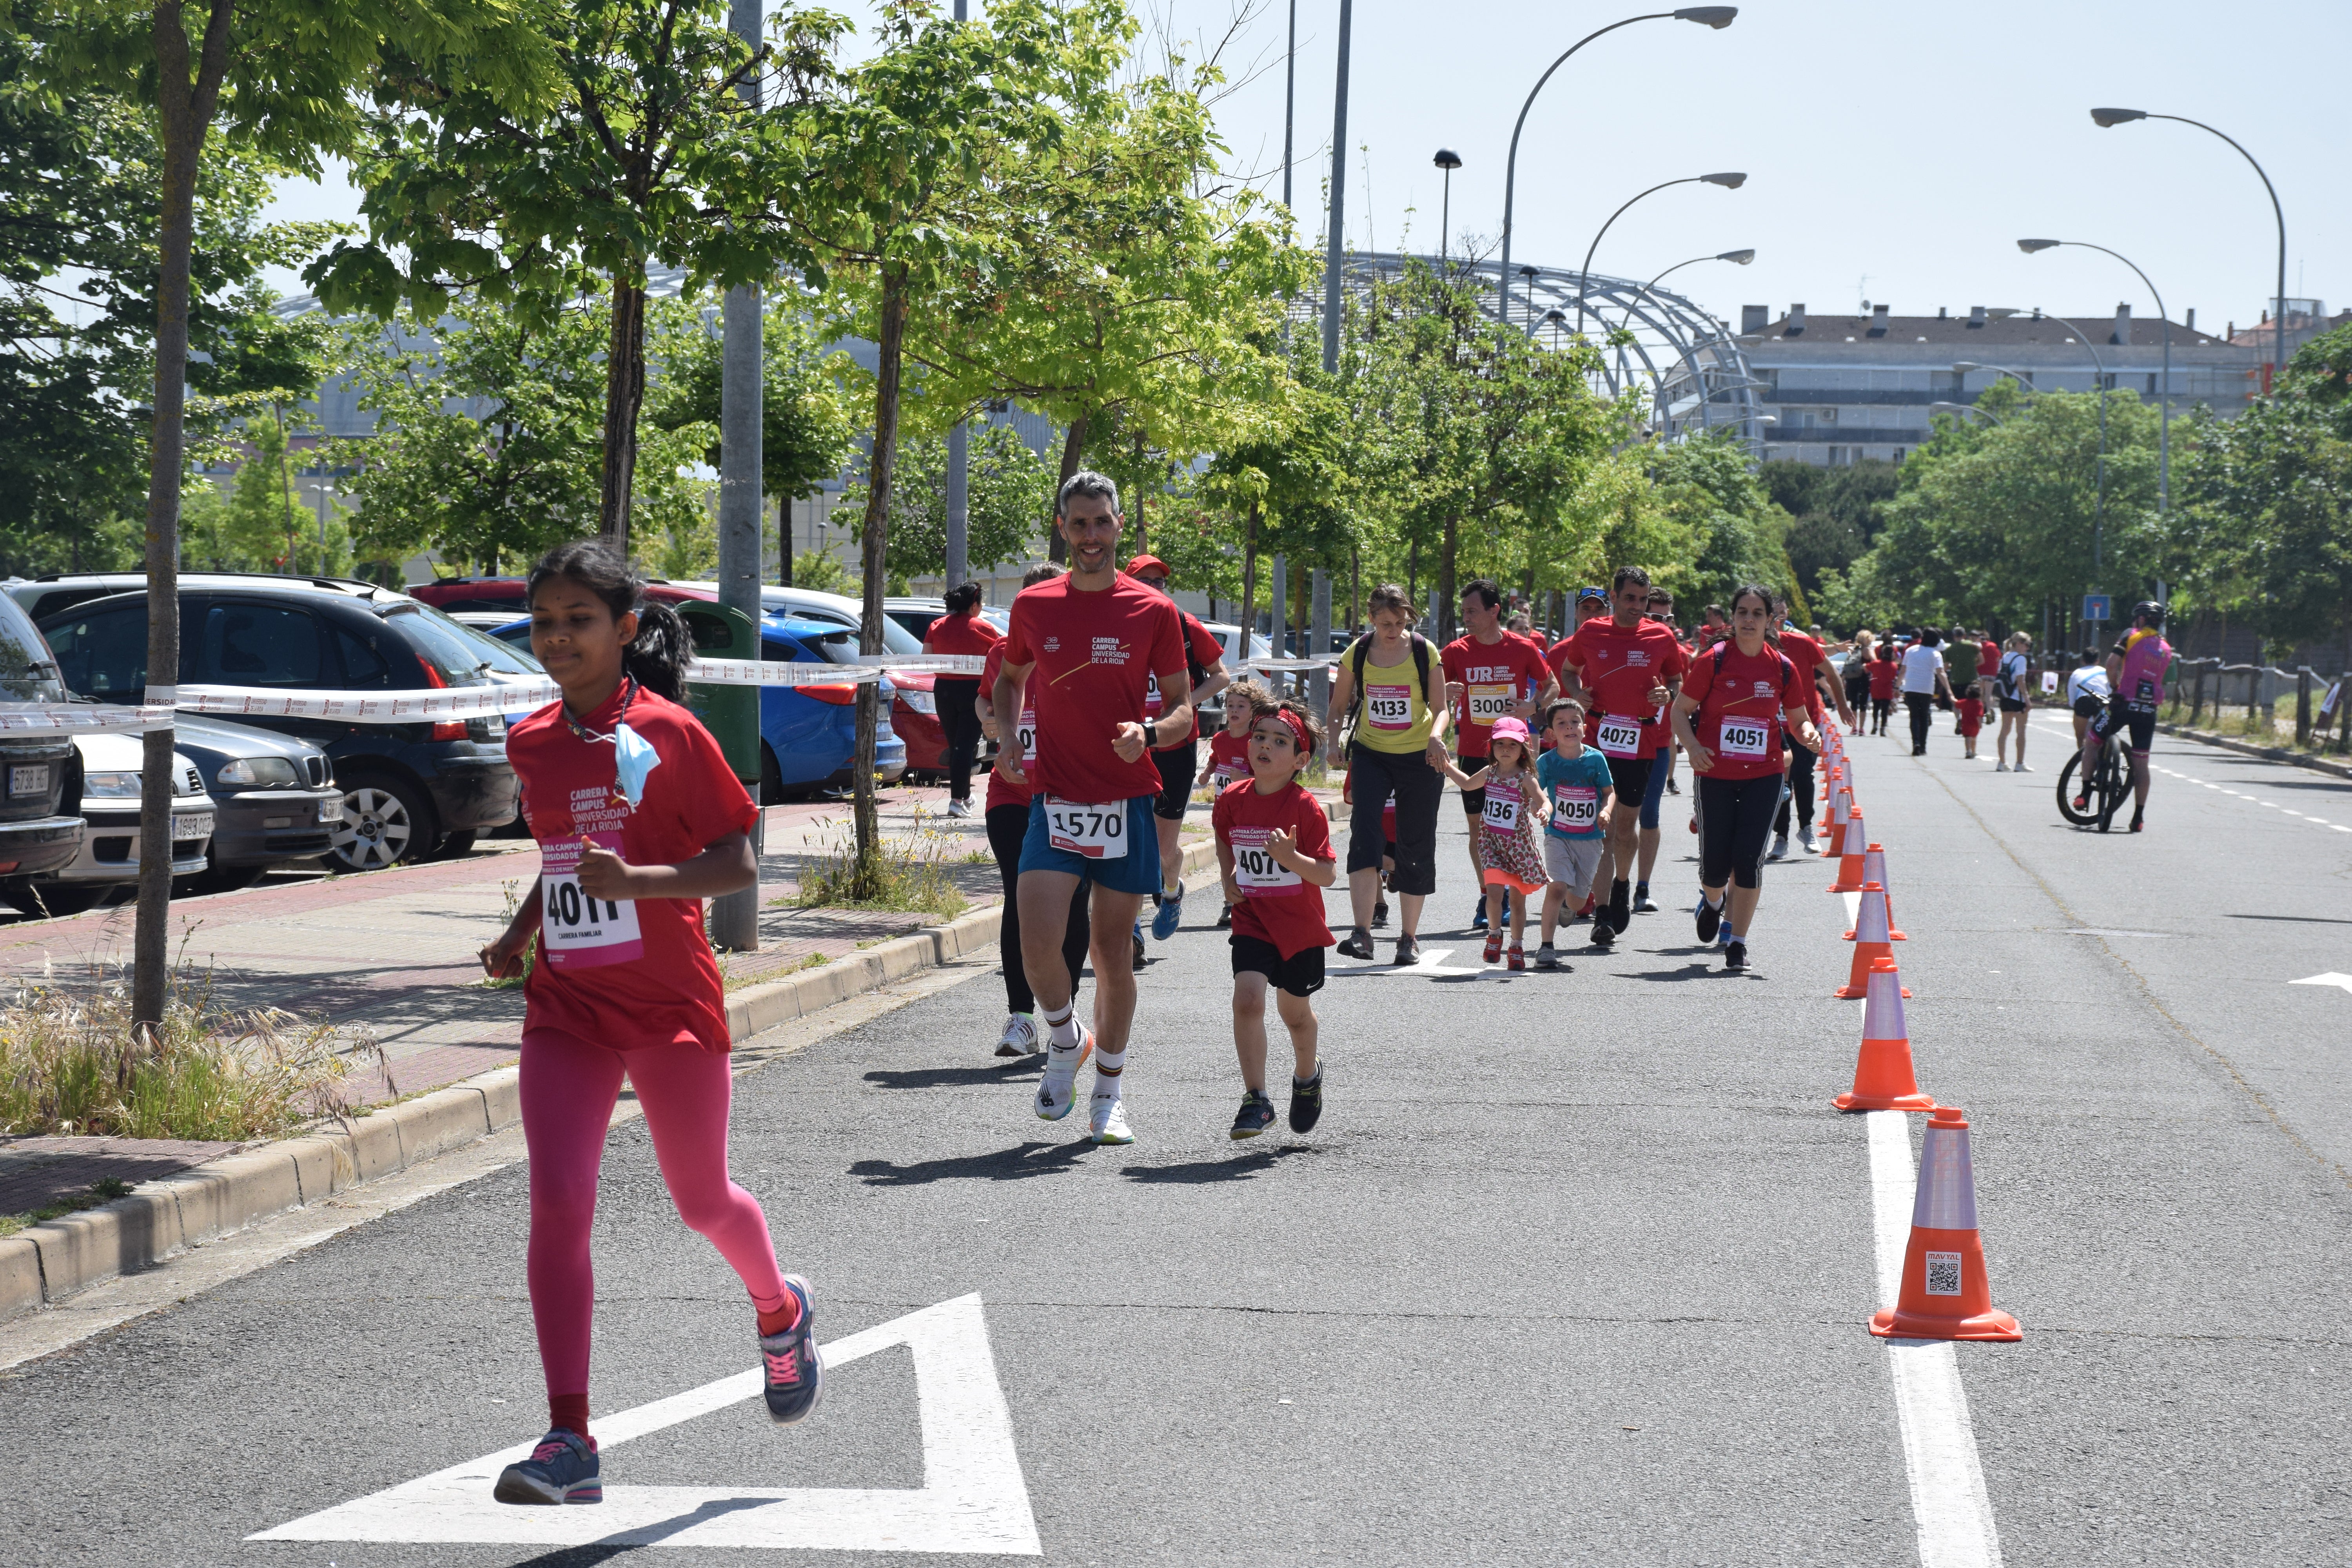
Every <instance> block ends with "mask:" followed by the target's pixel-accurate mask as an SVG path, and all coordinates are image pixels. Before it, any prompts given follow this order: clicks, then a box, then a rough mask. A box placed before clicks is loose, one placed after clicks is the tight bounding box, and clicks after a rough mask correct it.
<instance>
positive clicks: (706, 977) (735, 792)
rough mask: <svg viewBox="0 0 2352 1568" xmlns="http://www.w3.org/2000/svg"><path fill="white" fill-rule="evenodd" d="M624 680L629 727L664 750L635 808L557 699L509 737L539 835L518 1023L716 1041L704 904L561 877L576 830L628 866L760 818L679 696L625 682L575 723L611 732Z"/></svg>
mask: <svg viewBox="0 0 2352 1568" xmlns="http://www.w3.org/2000/svg"><path fill="white" fill-rule="evenodd" d="M633 689H634V690H635V696H634V697H632V698H631V700H630V701H629V706H628V725H629V728H630V729H632V730H634V731H636V732H637V734H638V735H639V736H641V737H643V738H644V739H645V740H646V742H649V743H650V744H651V745H652V746H653V748H654V751H655V752H656V754H657V755H658V756H659V757H660V758H661V761H660V763H657V764H656V766H655V767H654V769H653V770H652V772H650V773H647V774H646V786H645V793H644V798H643V799H642V800H641V801H639V802H638V804H637V805H636V806H635V808H634V809H632V808H631V806H630V805H629V804H628V802H627V801H626V800H625V799H624V798H623V797H622V795H621V793H620V787H619V781H618V779H617V777H616V775H615V772H614V752H613V748H612V747H611V746H610V745H609V744H606V743H605V742H601V741H583V740H581V739H580V738H579V737H578V736H577V735H574V734H573V733H572V727H571V726H570V725H568V724H566V723H565V722H564V721H563V710H562V702H561V701H560V700H559V701H556V702H551V703H549V704H548V705H547V706H546V707H544V708H542V709H541V710H539V711H537V712H536V713H533V714H531V715H530V717H529V718H527V719H525V720H523V721H521V722H520V723H518V724H517V725H516V726H515V727H514V729H513V730H512V731H509V733H508V736H507V760H508V761H509V763H513V764H514V771H515V776H516V778H517V779H518V780H520V783H521V784H522V809H523V818H524V820H525V821H526V822H527V823H529V824H530V834H531V837H533V838H535V839H537V840H538V841H539V846H540V864H541V889H540V890H541V894H542V895H543V896H544V897H545V899H546V900H547V904H548V910H547V913H546V914H545V915H544V916H543V917H542V919H541V927H540V946H539V960H538V962H537V963H534V964H532V965H531V971H530V979H529V980H528V981H527V982H525V983H524V985H523V1000H524V1006H523V1027H525V1028H526V1029H531V1028H541V1027H545V1028H555V1029H562V1031H563V1032H564V1033H566V1034H569V1035H576V1036H578V1037H580V1038H581V1039H583V1040H587V1041H590V1042H591V1043H593V1044H596V1045H609V1046H635V1045H644V1044H654V1045H668V1044H670V1043H671V1042H673V1041H676V1040H677V1039H679V1038H681V1037H684V1038H689V1039H691V1040H692V1041H694V1043H696V1044H697V1045H699V1046H700V1047H702V1048H703V1049H705V1050H712V1051H723V1050H725V1049H727V1048H728V1046H729V1043H730V1042H729V1039H728V1034H727V1002H726V997H725V995H724V994H723V992H722V990H721V988H720V985H719V964H718V962H717V961H716V960H715V959H713V958H712V957H711V956H710V943H709V940H708V939H707V938H705V936H704V935H703V931H702V900H699V899H637V900H625V901H622V902H619V903H608V902H604V901H602V900H593V899H587V900H583V897H582V895H581V893H580V884H579V882H578V881H577V880H576V879H573V878H572V876H570V875H569V871H570V868H572V866H573V865H575V864H577V862H578V860H579V848H578V846H579V843H580V836H581V835H582V834H583V833H584V834H588V835H591V836H593V838H594V839H595V841H596V842H597V843H599V844H601V845H603V846H604V847H606V848H609V849H613V850H615V851H616V852H617V853H618V854H619V855H620V857H621V858H622V859H624V860H626V861H628V862H629V863H630V864H632V865H636V866H674V865H676V864H677V863H678V862H679V861H681V860H690V859H692V858H694V857H695V856H697V855H699V854H701V853H702V852H703V850H705V849H707V848H709V847H710V846H711V845H712V844H713V843H715V842H716V841H718V840H719V839H720V838H723V837H726V836H727V835H729V834H730V833H748V832H750V831H751V825H752V823H753V822H754V821H755V820H756V819H757V818H758V816H759V807H757V806H755V805H752V804H751V796H750V795H745V794H744V793H743V786H742V784H740V783H738V782H737V780H736V777H735V774H734V772H733V770H731V769H730V768H729V767H728V765H727V758H726V756H725V754H724V753H722V752H720V751H719V742H717V741H716V740H714V739H712V738H711V734H710V731H708V730H706V729H704V728H703V727H702V721H700V720H698V719H697V718H696V717H695V716H694V715H693V714H691V713H689V712H688V711H687V710H685V709H683V708H681V707H679V706H678V705H677V703H675V702H671V701H667V700H665V699H663V698H660V697H657V696H656V695H655V694H654V693H652V692H650V691H646V690H645V689H642V688H634V687H633V686H632V685H631V684H630V683H628V682H624V683H623V685H622V689H621V691H616V692H614V695H613V697H612V699H611V700H609V701H607V702H606V703H605V704H604V706H603V707H602V708H599V709H598V710H596V711H595V712H594V713H593V714H591V715H589V716H588V719H587V721H586V727H587V728H588V729H589V730H590V731H593V733H595V734H598V735H609V734H611V733H612V732H613V725H614V721H616V720H618V719H619V718H620V717H621V695H622V692H624V691H630V690H633ZM583 905H584V906H586V907H585V909H584V910H583ZM600 912H601V913H602V916H603V918H602V919H601V920H600V919H598V915H599V913H600Z"/></svg>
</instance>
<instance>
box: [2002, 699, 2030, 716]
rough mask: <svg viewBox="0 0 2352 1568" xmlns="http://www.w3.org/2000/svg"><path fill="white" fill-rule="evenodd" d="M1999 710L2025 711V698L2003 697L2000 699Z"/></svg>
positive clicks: (2010, 711) (2006, 711)
mask: <svg viewBox="0 0 2352 1568" xmlns="http://www.w3.org/2000/svg"><path fill="white" fill-rule="evenodd" d="M2000 710H2001V711H2002V712H2004V713H2022V712H2024V711H2025V699H2024V698H2022V697H2004V698H2002V699H2001V700H2000Z"/></svg>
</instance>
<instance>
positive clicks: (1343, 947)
mask: <svg viewBox="0 0 2352 1568" xmlns="http://www.w3.org/2000/svg"><path fill="white" fill-rule="evenodd" d="M1339 956H1340V957H1342V958H1362V959H1370V957H1371V956H1372V933H1371V932H1370V931H1366V930H1364V929H1363V928H1362V927H1361V926H1359V927H1357V928H1356V929H1355V930H1354V931H1349V933H1348V938H1347V940H1346V941H1345V942H1341V943H1340V944H1339Z"/></svg>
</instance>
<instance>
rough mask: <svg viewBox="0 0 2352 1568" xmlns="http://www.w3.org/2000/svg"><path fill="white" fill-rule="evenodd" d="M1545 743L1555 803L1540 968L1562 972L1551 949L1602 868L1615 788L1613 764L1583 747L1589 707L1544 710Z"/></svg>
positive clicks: (1546, 787)
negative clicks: (1565, 913) (1566, 913)
mask: <svg viewBox="0 0 2352 1568" xmlns="http://www.w3.org/2000/svg"><path fill="white" fill-rule="evenodd" d="M1544 739H1545V740H1546V741H1548V742H1549V743H1550V748H1551V749H1550V750H1549V751H1547V752H1544V754H1543V755H1542V756H1540V757H1538V758H1537V759H1536V782H1537V783H1538V784H1540V785H1541V786H1542V788H1543V792H1544V798H1545V799H1546V800H1548V801H1549V802H1550V803H1551V821H1550V822H1549V823H1548V824H1547V825H1546V826H1545V827H1544V836H1543V846H1544V874H1545V876H1546V878H1547V879H1548V881H1547V884H1546V886H1545V888H1544V906H1543V945H1541V946H1540V947H1538V948H1537V949H1536V967H1537V968H1538V969H1558V968H1560V967H1561V964H1560V962H1559V952H1556V951H1555V950H1554V949H1553V947H1552V944H1551V938H1552V932H1553V931H1554V930H1555V929H1556V928H1557V927H1558V926H1559V913H1560V910H1561V908H1562V907H1563V906H1566V907H1568V908H1571V909H1577V908H1581V907H1582V906H1583V903H1584V899H1585V895H1586V894H1587V893H1589V892H1591V889H1592V879H1593V875H1594V873H1596V872H1598V871H1599V870H1600V869H1601V846H1602V845H1603V844H1605V843H1606V842H1607V841H1608V834H1609V812H1610V808H1611V807H1612V805H1614V804H1615V801H1616V794H1615V792H1614V791H1613V790H1612V788H1611V787H1610V783H1609V759H1608V758H1607V757H1605V756H1603V755H1601V752H1598V751H1596V750H1594V749H1593V748H1592V747H1591V746H1588V745H1586V744H1585V743H1584V704H1583V703H1581V702H1579V701H1576V700H1573V699H1572V698H1562V699H1561V700H1559V701H1557V702H1555V703H1553V704H1552V705H1551V706H1550V707H1549V708H1547V709H1545V710H1544Z"/></svg>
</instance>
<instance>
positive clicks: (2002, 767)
mask: <svg viewBox="0 0 2352 1568" xmlns="http://www.w3.org/2000/svg"><path fill="white" fill-rule="evenodd" d="M1992 771H1993V772H1995V773H2007V772H2009V764H2008V763H1993V765H1992Z"/></svg>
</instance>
